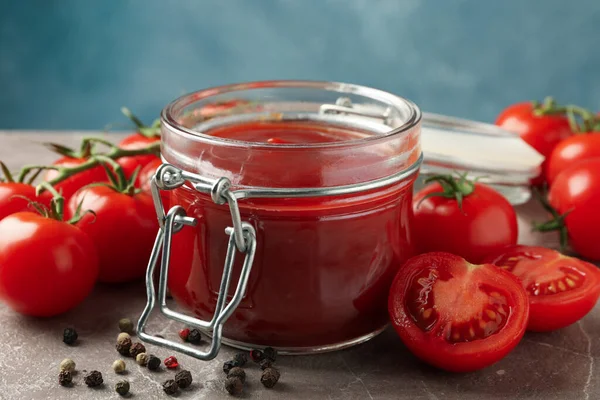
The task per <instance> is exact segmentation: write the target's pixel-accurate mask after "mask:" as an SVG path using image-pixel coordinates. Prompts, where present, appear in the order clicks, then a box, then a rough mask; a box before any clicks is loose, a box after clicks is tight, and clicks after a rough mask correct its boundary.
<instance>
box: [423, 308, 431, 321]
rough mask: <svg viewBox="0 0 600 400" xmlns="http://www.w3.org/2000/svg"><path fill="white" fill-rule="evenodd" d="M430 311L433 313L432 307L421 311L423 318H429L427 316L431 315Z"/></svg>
mask: <svg viewBox="0 0 600 400" xmlns="http://www.w3.org/2000/svg"><path fill="white" fill-rule="evenodd" d="M432 313H433V309H431V308H428V309H427V310H425V311H423V318H425V319H429V317H431V314H432Z"/></svg>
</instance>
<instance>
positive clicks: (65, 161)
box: [44, 157, 106, 200]
mask: <svg viewBox="0 0 600 400" xmlns="http://www.w3.org/2000/svg"><path fill="white" fill-rule="evenodd" d="M86 161H87V159H85V158H73V157H63V158H61V159H59V160H56V161H55V162H54V164H53V165H56V166H61V167H67V168H71V167H76V166H78V165H80V164H83V163H84V162H86ZM58 174H59V173H58V171H56V170H52V169H50V170H48V172H46V175H45V177H44V179H45V180H46V181H47V182H49V181H51V180H52V179H54V178H56V177H57V176H58ZM105 181H106V172H105V171H104V169H103V168H102V167H101V166H97V167H94V168H91V169H88V170H85V171H82V172H80V173H77V174H75V175H73V176H70V177H69V178H67V179H65V180H64V181H62V182H59V183H57V184H56V185H54V188H55V189H56V190H58V191H59V192H61V194H62V195H63V197H64V198H65V200H69V199H70V198H71V196H73V195H74V194H75V192H76V191H78V190H79V189H81V188H82V187H84V186H86V185H89V184H90V183H96V182H105Z"/></svg>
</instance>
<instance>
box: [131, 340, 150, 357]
mask: <svg viewBox="0 0 600 400" xmlns="http://www.w3.org/2000/svg"><path fill="white" fill-rule="evenodd" d="M145 352H146V347H144V345H143V344H141V343H139V342H138V343H134V344H132V345H131V348H130V349H129V355H130V356H131V357H133V358H136V357H137V355H138V354H140V353H145Z"/></svg>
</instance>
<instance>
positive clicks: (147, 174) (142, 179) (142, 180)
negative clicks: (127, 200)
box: [136, 158, 170, 210]
mask: <svg viewBox="0 0 600 400" xmlns="http://www.w3.org/2000/svg"><path fill="white" fill-rule="evenodd" d="M161 165H162V160H161V159H160V158H157V159H156V160H153V161H152V162H150V163H149V164H147V165H146V166H145V167H144V168H142V170H141V171H140V173H139V175H138V179H137V182H136V186H137V187H139V188H140V189H142V190H143V191H144V192H145V193H148V194H149V195H150V196H152V191H151V190H150V183H151V182H150V180H151V179H152V177H153V176H154V173H155V172H156V170H157V169H158V167H160V166H161ZM160 197H161V199H162V202H163V207H164V208H165V210H168V209H169V207H170V206H169V191H168V190H161V191H160Z"/></svg>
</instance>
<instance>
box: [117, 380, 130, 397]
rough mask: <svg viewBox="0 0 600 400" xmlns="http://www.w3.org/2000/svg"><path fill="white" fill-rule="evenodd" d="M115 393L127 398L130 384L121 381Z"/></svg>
mask: <svg viewBox="0 0 600 400" xmlns="http://www.w3.org/2000/svg"><path fill="white" fill-rule="evenodd" d="M115 392H117V393H119V394H120V395H121V396H125V395H126V394H127V393H129V382H128V381H119V382H117V384H116V385H115Z"/></svg>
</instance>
